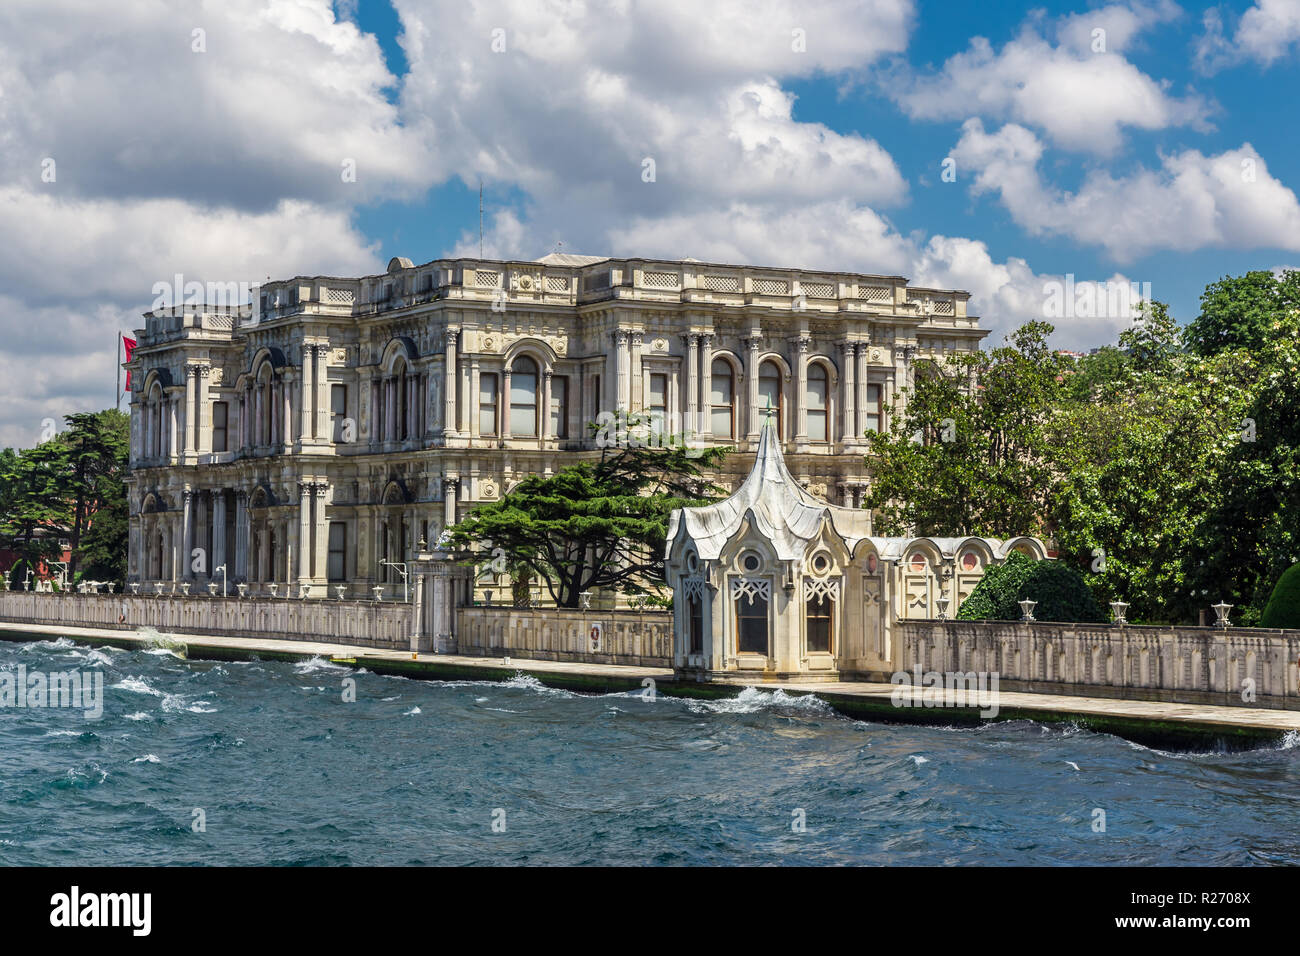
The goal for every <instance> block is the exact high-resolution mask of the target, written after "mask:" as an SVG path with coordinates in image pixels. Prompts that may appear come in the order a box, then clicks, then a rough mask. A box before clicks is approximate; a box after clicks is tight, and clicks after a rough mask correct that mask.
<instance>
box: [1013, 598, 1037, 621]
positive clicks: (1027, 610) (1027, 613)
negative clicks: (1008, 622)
mask: <svg viewBox="0 0 1300 956" xmlns="http://www.w3.org/2000/svg"><path fill="white" fill-rule="evenodd" d="M1016 603H1017V604H1019V605H1020V620H1022V621H1033V620H1035V618H1034V607H1035V605H1037V604H1038V602H1037V601H1030V600H1029V599H1028V598H1026V599H1025V600H1023V601H1017V602H1016Z"/></svg>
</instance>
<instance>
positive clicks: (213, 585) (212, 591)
mask: <svg viewBox="0 0 1300 956" xmlns="http://www.w3.org/2000/svg"><path fill="white" fill-rule="evenodd" d="M216 596H217V582H216V581H209V582H208V597H216Z"/></svg>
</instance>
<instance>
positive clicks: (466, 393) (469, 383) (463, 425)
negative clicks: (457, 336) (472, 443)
mask: <svg viewBox="0 0 1300 956" xmlns="http://www.w3.org/2000/svg"><path fill="white" fill-rule="evenodd" d="M472 388H473V380H472V378H471V376H470V366H469V359H467V358H465V356H463V355H462V356H461V357H460V391H461V399H460V403H459V404H458V405H457V408H458V410H459V416H460V425H459V427H458V428H457V429H456V432H457V437H460V436H462V435H468V434H469V433H470V426H469V414H470V410H471V409H472V408H473V407H474V405H475V404H476V402H477V399H478V396H477V395H476V394H475V393H474V392H473V391H471V389H472ZM453 400H454V396H453Z"/></svg>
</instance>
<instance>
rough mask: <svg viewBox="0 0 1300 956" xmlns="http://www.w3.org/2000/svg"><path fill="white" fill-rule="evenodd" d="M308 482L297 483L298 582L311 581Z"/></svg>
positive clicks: (309, 489)
mask: <svg viewBox="0 0 1300 956" xmlns="http://www.w3.org/2000/svg"><path fill="white" fill-rule="evenodd" d="M312 489H313V486H312V484H311V483H310V482H306V481H304V482H300V483H299V485H298V583H299V584H310V583H311V493H312Z"/></svg>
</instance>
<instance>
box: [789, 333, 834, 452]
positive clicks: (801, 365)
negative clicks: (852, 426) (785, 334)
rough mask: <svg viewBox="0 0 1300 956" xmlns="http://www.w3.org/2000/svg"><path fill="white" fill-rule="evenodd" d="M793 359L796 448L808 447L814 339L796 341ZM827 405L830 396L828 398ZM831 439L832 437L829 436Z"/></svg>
mask: <svg viewBox="0 0 1300 956" xmlns="http://www.w3.org/2000/svg"><path fill="white" fill-rule="evenodd" d="M793 344H794V349H793V350H792V352H793V358H794V362H795V368H794V372H795V386H794V416H795V418H794V441H795V447H797V448H805V447H806V446H807V445H808V348H809V346H810V345H812V339H810V338H808V337H807V336H806V335H801V336H799V337H798V338H797V339H795V340H794V343H793ZM826 399H827V404H829V403H830V396H829V395H827V396H826ZM827 437H830V436H827Z"/></svg>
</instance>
